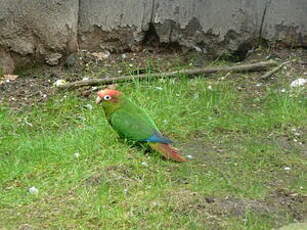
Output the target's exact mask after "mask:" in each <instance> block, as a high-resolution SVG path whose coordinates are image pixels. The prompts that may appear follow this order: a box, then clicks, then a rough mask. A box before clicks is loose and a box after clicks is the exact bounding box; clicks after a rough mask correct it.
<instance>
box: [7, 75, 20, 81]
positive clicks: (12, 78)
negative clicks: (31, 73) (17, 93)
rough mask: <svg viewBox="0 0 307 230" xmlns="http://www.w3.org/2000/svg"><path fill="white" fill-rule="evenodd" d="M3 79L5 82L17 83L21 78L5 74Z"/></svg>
mask: <svg viewBox="0 0 307 230" xmlns="http://www.w3.org/2000/svg"><path fill="white" fill-rule="evenodd" d="M3 77H4V80H9V81H15V80H16V79H17V78H18V77H19V76H18V75H12V74H4V75H3Z"/></svg>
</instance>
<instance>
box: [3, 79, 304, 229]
mask: <svg viewBox="0 0 307 230" xmlns="http://www.w3.org/2000/svg"><path fill="white" fill-rule="evenodd" d="M282 84H284V83H281V82H277V83H273V84H270V85H268V84H265V83H264V84H263V85H261V86H259V87H258V88H257V86H255V85H256V83H255V82H253V81H250V80H248V76H245V75H241V76H240V78H239V79H237V80H234V79H228V78H227V79H226V80H221V79H220V77H219V76H217V75H216V76H215V77H214V78H209V79H208V78H202V77H200V78H194V79H187V78H185V77H184V76H182V77H180V78H177V79H176V80H175V79H160V80H156V81H142V82H137V81H136V82H132V83H125V84H121V85H120V86H119V89H120V90H121V91H123V92H124V93H125V94H127V95H129V96H130V97H131V98H132V99H133V100H134V101H135V102H136V103H138V104H139V105H141V106H142V107H144V108H145V109H146V110H147V111H148V113H149V114H150V115H151V116H152V117H153V118H154V120H155V121H156V123H157V125H158V126H159V127H160V129H161V131H162V132H163V133H164V134H165V135H167V136H169V137H170V138H171V139H173V140H175V141H176V144H175V145H176V147H178V148H179V149H180V150H181V151H182V152H183V153H184V154H185V155H191V156H192V157H193V159H192V160H191V161H190V162H188V163H182V164H180V163H174V162H170V161H165V160H163V159H161V158H160V156H159V155H158V154H156V153H150V152H149V153H148V152H145V150H144V149H142V148H140V147H136V146H129V145H128V144H127V143H125V142H124V141H123V140H120V139H119V138H118V136H117V135H116V133H115V132H114V131H113V130H112V129H111V128H110V126H109V125H108V124H107V122H106V120H105V118H104V114H103V111H102V108H101V107H100V106H97V105H95V103H94V100H95V98H94V97H95V95H93V97H92V98H89V99H85V98H81V97H78V96H76V95H75V94H74V92H70V93H65V94H64V93H60V94H58V95H57V96H54V97H52V98H51V99H50V100H49V101H48V102H47V103H45V104H39V105H37V106H35V107H34V108H24V110H23V112H15V111H12V110H10V109H8V108H4V107H1V108H0V229H1V230H2V229H18V228H20V229H26V228H25V227H30V229H214V230H215V229H234V230H237V229H254V230H260V229H271V228H272V227H278V226H281V225H283V224H288V223H292V222H295V221H302V219H303V218H304V215H305V216H306V200H304V199H305V198H304V197H306V189H307V184H306V181H307V178H306V163H307V161H306V149H305V148H306V142H305V141H304V139H305V140H306V130H307V129H306V127H307V126H306V120H307V119H306V118H307V106H306V105H307V103H306V98H304V92H303V91H302V90H290V89H288V88H287V85H285V86H283V85H282ZM209 85H210V86H211V87H209V89H208V86H209ZM242 85H243V86H244V87H242ZM282 87H284V88H286V89H287V91H286V92H281V91H280V89H281V88H282ZM87 104H90V105H92V108H93V109H91V108H89V106H87ZM76 153H79V157H76ZM77 155H78V154H77ZM285 167H286V168H285ZM287 167H289V168H287ZM304 172H305V174H304ZM32 186H34V187H36V188H37V189H38V190H39V192H38V194H31V193H30V192H29V191H28V190H29V188H30V187H32Z"/></svg>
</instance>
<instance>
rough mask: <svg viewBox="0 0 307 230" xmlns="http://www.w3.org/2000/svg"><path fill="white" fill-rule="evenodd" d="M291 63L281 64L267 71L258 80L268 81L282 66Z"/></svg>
mask: <svg viewBox="0 0 307 230" xmlns="http://www.w3.org/2000/svg"><path fill="white" fill-rule="evenodd" d="M291 62H292V61H285V62H283V63H281V64H280V65H279V66H277V67H275V68H274V69H272V70H271V71H268V72H266V73H265V74H263V75H262V76H261V77H260V80H266V79H268V78H269V77H271V76H272V75H273V74H274V73H276V72H277V71H279V70H280V69H281V68H282V67H283V66H285V65H287V64H289V63H291Z"/></svg>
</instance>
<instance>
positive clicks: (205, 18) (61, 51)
mask: <svg viewBox="0 0 307 230" xmlns="http://www.w3.org/2000/svg"><path fill="white" fill-rule="evenodd" d="M149 29H150V33H152V32H153V31H154V32H155V33H156V35H157V36H158V38H159V40H160V42H165V43H170V42H176V43H178V44H180V45H182V46H185V47H189V48H192V49H195V50H197V51H200V52H204V53H207V52H215V53H216V54H217V55H220V54H223V53H227V52H236V51H238V50H239V51H240V50H246V49H249V48H250V46H251V45H252V41H254V40H257V39H258V38H259V37H261V38H264V39H267V40H269V41H276V40H277V41H282V42H284V43H285V44H287V45H289V46H305V47H306V46H307V1H306V0H291V1H290V0H257V1H251V0H189V1H187V0H138V1H137V0H113V1H109V0H27V1H23V0H14V1H12V0H0V66H2V68H3V69H4V70H5V71H6V72H12V71H13V70H14V67H15V66H16V65H17V66H19V65H22V64H23V65H24V64H26V63H27V62H28V61H29V60H39V61H44V62H46V63H47V64H49V65H56V64H57V63H59V62H60V61H61V60H62V59H63V58H62V57H63V56H65V55H66V54H69V53H72V52H75V51H76V50H77V49H78V46H79V47H81V48H82V49H93V50H94V49H105V48H108V49H109V50H111V51H114V52H115V51H116V52H121V51H125V50H129V49H133V48H134V47H135V46H137V45H138V44H139V43H140V42H142V41H143V39H144V37H145V35H146V33H149V32H148V31H149Z"/></svg>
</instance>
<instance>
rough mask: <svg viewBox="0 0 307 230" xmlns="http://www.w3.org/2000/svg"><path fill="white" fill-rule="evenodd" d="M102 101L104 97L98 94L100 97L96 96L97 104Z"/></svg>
mask: <svg viewBox="0 0 307 230" xmlns="http://www.w3.org/2000/svg"><path fill="white" fill-rule="evenodd" d="M101 101H102V98H101V97H99V96H98V97H97V98H96V104H99V103H100V102H101Z"/></svg>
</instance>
